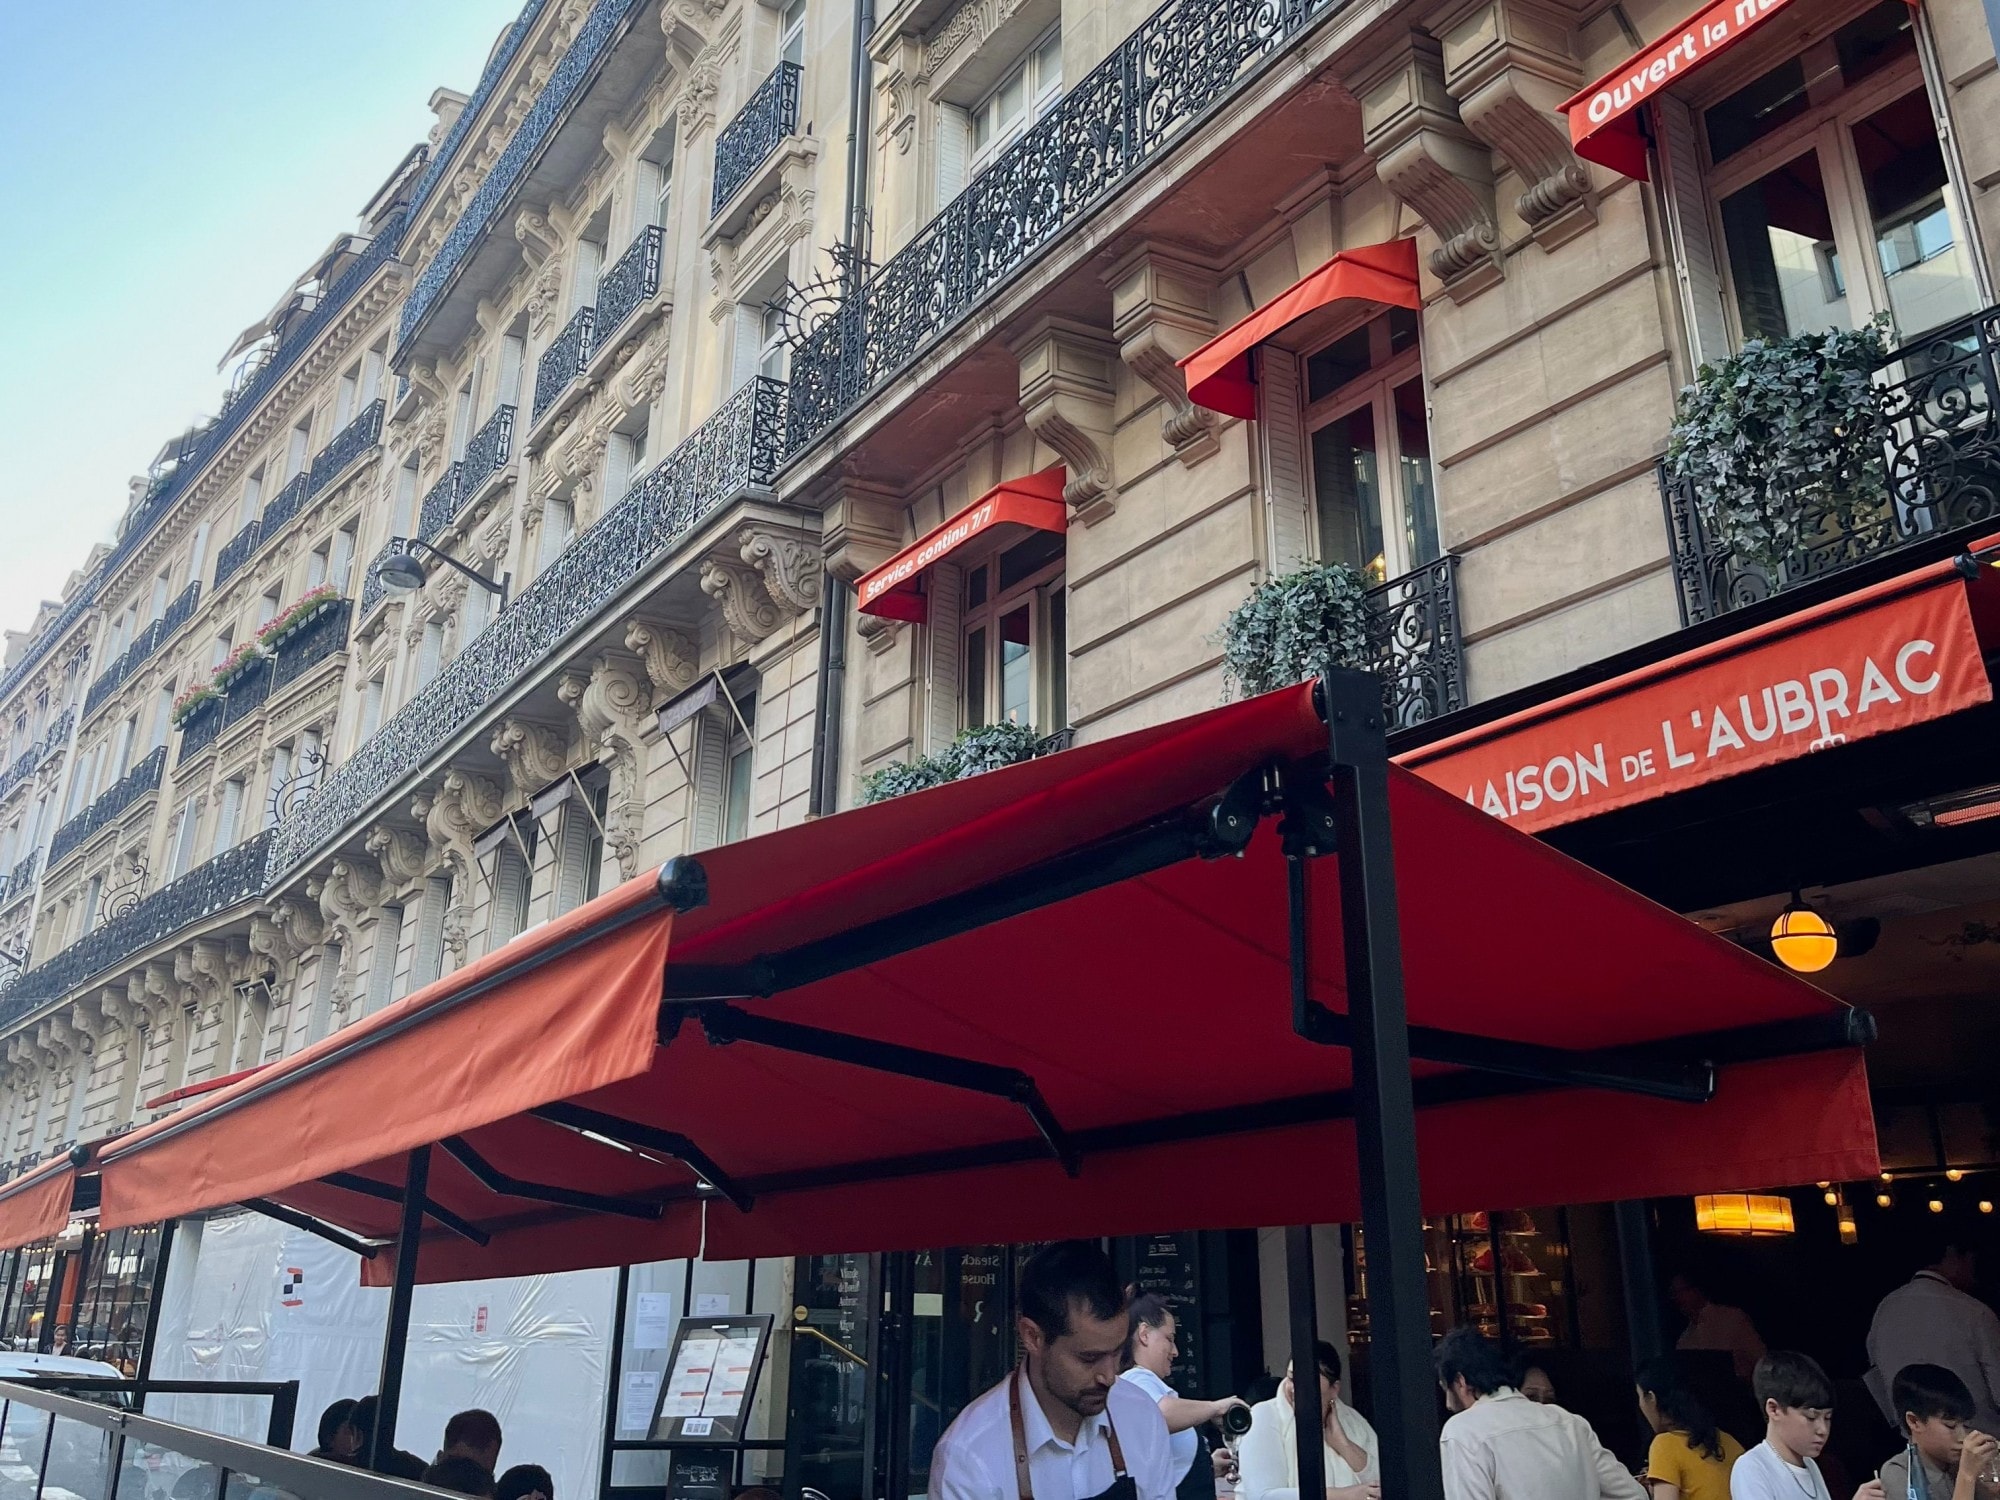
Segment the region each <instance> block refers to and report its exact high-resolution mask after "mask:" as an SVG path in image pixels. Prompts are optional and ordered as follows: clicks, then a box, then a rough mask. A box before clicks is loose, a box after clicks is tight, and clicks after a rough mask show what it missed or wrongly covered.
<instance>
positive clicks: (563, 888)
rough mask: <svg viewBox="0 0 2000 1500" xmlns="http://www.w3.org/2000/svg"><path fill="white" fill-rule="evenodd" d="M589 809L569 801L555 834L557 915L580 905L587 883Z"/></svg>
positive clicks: (590, 828)
mask: <svg viewBox="0 0 2000 1500" xmlns="http://www.w3.org/2000/svg"><path fill="white" fill-rule="evenodd" d="M594 831H595V830H594V829H593V828H592V827H591V823H590V809H589V808H587V807H584V806H583V805H581V804H580V803H579V802H577V800H576V799H575V798H574V797H572V798H571V799H570V800H569V801H568V802H565V803H564V804H563V809H562V819H561V827H560V828H559V829H558V831H557V840H558V842H557V852H556V915H557V916H561V915H562V914H563V913H564V912H566V911H574V910H576V908H577V907H579V906H581V905H583V902H584V898H585V896H586V895H588V893H589V892H588V886H589V883H590V835H591V834H592V833H593V832H594Z"/></svg>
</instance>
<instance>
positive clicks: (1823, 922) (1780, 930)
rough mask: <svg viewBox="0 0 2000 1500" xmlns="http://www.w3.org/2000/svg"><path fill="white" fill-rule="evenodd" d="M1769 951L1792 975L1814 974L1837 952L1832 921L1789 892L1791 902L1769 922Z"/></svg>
mask: <svg viewBox="0 0 2000 1500" xmlns="http://www.w3.org/2000/svg"><path fill="white" fill-rule="evenodd" d="M1771 951H1772V952H1773V953H1775V954H1777V955H1778V962H1779V963H1781V964H1783V965H1784V966H1785V967H1786V968H1788V969H1790V970H1791V971H1792V972H1793V973H1795V974H1817V973H1818V972H1819V971H1820V970H1821V969H1824V968H1825V967H1826V966H1827V965H1828V964H1830V963H1832V962H1833V961H1834V959H1835V958H1837V957H1838V956H1839V955H1840V935H1839V934H1838V933H1836V932H1835V931H1834V930H1833V923H1831V922H1829V921H1827V919H1826V918H1825V917H1823V916H1821V915H1820V914H1819V913H1818V912H1816V911H1814V910H1813V909H1812V908H1811V907H1810V906H1807V905H1806V904H1805V902H1804V901H1802V900H1801V899H1800V898H1799V896H1798V893H1797V892H1796V891H1795V892H1793V894H1792V904H1791V905H1790V906H1787V907H1786V908H1785V909H1784V910H1783V911H1781V912H1779V913H1778V920H1777V921H1775V922H1773V923H1772V924H1771Z"/></svg>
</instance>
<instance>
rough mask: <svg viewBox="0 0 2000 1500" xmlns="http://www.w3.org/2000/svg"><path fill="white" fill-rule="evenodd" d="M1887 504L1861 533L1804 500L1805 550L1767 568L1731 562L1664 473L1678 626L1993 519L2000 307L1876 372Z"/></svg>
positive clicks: (1730, 553) (1733, 555) (1997, 487)
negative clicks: (1809, 534) (1809, 535)
mask: <svg viewBox="0 0 2000 1500" xmlns="http://www.w3.org/2000/svg"><path fill="white" fill-rule="evenodd" d="M1876 395H1877V399H1878V400H1879V402H1880V404H1881V411H1882V417H1883V421H1884V424H1885V427H1886V430H1887V434H1888V436H1887V438H1886V440H1885V443H1884V459H1885V462H1886V465H1887V475H1888V481H1889V499H1888V502H1887V503H1886V504H1884V505H1883V506H1881V507H1880V508H1879V509H1878V510H1877V511H1876V512H1875V513H1874V514H1873V515H1871V516H1869V517H1867V518H1866V519H1865V520H1863V521H1862V523H1861V524H1859V525H1857V526H1843V525H1842V524H1841V522H1840V521H1839V520H1837V519H1836V518H1835V517H1834V515H1833V514H1832V513H1831V511H1830V510H1829V508H1828V506H1827V504H1826V503H1825V502H1824V501H1814V500H1811V499H1805V498H1802V499H1801V500H1800V501H1799V505H1800V508H1801V510H1803V511H1804V512H1805V513H1806V518H1807V519H1808V521H1814V520H1815V518H1816V522H1817V523H1816V524H1815V525H1814V527H1813V537H1814V539H1813V541H1812V543H1811V544H1810V545H1809V546H1807V547H1804V548H1802V549H1801V550H1800V551H1798V552H1796V553H1794V554H1792V555H1791V556H1790V557H1787V558H1785V559H1784V560H1783V561H1782V562H1780V563H1779V564H1778V565H1777V566H1775V567H1773V566H1770V565H1769V564H1767V563H1765V562H1761V561H1758V560H1756V559H1752V558H1748V557H1743V556H1740V555H1738V553H1737V552H1736V550H1735V549H1734V548H1732V547H1731V546H1730V545H1729V543H1728V542H1727V541H1725V540H1724V539H1722V538H1721V537H1719V536H1716V535H1715V534H1714V532H1713V530H1712V529H1711V527H1710V526H1709V525H1708V523H1707V522H1706V521H1705V520H1704V517H1703V507H1702V505H1701V503H1700V499H1699V497H1698V496H1697V495H1696V494H1695V492H1694V489H1693V487H1692V486H1691V485H1688V484H1686V483H1683V482H1679V481H1676V480H1674V479H1672V478H1671V477H1669V475H1668V474H1667V471H1666V469H1665V467H1664V466H1662V468H1661V470H1660V489H1661V494H1662V497H1663V498H1664V500H1665V503H1666V510H1667V529H1668V534H1669V536H1670V537H1671V539H1672V543H1673V555H1674V585H1675V587H1676V589H1678V591H1679V593H1680V606H1681V620H1682V622H1683V623H1684V624H1689V625H1692V624H1695V623H1697V622H1698V621H1701V620H1712V619H1714V618H1716V617H1717V616H1718V615H1723V614H1727V613H1728V612H1729V611H1730V610H1733V609H1741V608H1742V607H1743V606H1744V605H1746V604H1755V603H1757V602H1758V601H1759V600H1761V599H1768V598H1770V597H1771V596H1772V595H1773V594H1777V593H1780V592H1782V591H1784V590H1786V589H1790V588H1796V587H1798V586H1799V585H1800V584H1804V583H1809V582H1811V581H1813V580H1814V579H1818V578H1824V577H1826V576H1827V575H1828V574H1831V573H1838V572H1840V571H1841V570H1842V569H1845V568H1851V567H1853V566H1855V565H1856V564H1858V563H1863V562H1866V561H1868V560H1869V559H1870V558H1874V557H1880V556H1882V555H1883V554H1884V553H1889V552H1895V551H1897V550H1898V549H1901V548H1905V547H1913V546H1917V545H1920V544H1924V543H1936V544H1938V545H1941V546H1948V545H1949V539H1950V538H1951V537H1952V536H1953V535H1954V534H1955V533H1958V532H1961V531H1977V530H1980V529H1982V528H1986V527H1990V526H1991V525H1992V523H1993V521H1994V518H1995V517H1996V516H2000V418H1996V415H1995V414H1996V412H2000V308H1988V309H1987V310H1986V311H1984V312H1982V313H1979V314H1977V315H1975V316H1973V317H1971V318H1968V319H1965V320H1964V321H1963V322H1959V323H1953V324H1948V325H1947V326H1945V327H1943V328H1940V329H1938V330H1937V331H1936V332H1934V333H1932V334H1930V335H1928V336H1927V337H1925V338H1923V339H1922V340H1920V341H1918V342H1917V343H1914V344H1911V345H1907V346H1905V347H1904V348H1901V349H1898V350H1896V351H1895V352H1894V353H1892V354H1891V355H1890V356H1889V359H1888V361H1887V362H1886V363H1885V364H1884V365H1883V366H1882V368H1881V370H1880V371H1878V372H1877V376H1876Z"/></svg>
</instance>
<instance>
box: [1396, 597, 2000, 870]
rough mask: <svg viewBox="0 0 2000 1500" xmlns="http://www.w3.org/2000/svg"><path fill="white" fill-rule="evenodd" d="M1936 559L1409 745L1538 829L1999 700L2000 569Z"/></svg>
mask: <svg viewBox="0 0 2000 1500" xmlns="http://www.w3.org/2000/svg"><path fill="white" fill-rule="evenodd" d="M1975 573H1976V576H1975V577H1974V578H1973V579H1971V580H1968V579H1967V578H1966V577H1965V575H1964V573H1963V572H1961V570H1960V568H1959V566H1958V564H1957V563H1955V562H1951V561H1946V562H1939V563H1935V564H1933V565H1931V566H1929V567H1926V568H1921V569H1918V570H1916V571H1914V572H1911V573H1908V574H1905V575H1903V576H1902V577H1899V578H1892V579H1890V580H1888V581H1887V582H1885V583H1880V584H1876V585H1874V586H1873V587H1871V588H1866V589H1859V590H1857V591H1855V592H1854V593H1852V594H1847V595H1843V596H1842V597H1840V598H1838V599H1834V600H1831V601H1829V602H1828V603H1825V604H1821V605H1818V606H1816V607H1814V608H1811V609H1805V610H1801V611H1799V612H1798V613H1797V614H1793V615H1786V616H1784V617H1783V618H1781V619H1777V620H1773V621H1770V622H1769V623H1767V624H1764V625H1761V626H1758V627H1756V628H1754V629H1751V630H1746V631H1742V632H1740V633H1739V634H1737V635H1733V636H1728V637H1725V638H1724V639H1722V640H1719V641H1714V642H1711V643H1710V644H1708V645H1705V646H1701V647H1698V648H1697V649H1695V650H1693V651H1687V652H1683V653H1682V654H1681V655H1679V656H1674V657H1670V658H1668V659H1667V660H1665V661H1660V662H1655V663H1653V664H1651V665H1650V666H1646V667H1642V668H1640V669H1638V670H1637V671H1633V672H1627V673H1625V674H1623V675H1622V676H1619V677H1614V678H1612V679H1610V680H1609V681H1606V682H1601V683H1597V684H1595V685H1594V686H1592V687H1588V688H1585V689H1583V690H1581V691H1580V692H1575V693H1571V694H1568V695H1567V696H1565V697H1561V698H1556V699H1552V700H1550V701H1549V702H1546V703H1539V704H1536V705H1535V706H1534V707H1533V708H1529V709H1524V710H1522V711H1521V712H1520V713H1517V714H1512V715H1509V716H1508V717H1507V718H1504V719H1499V720H1496V721H1495V722H1493V723H1491V724H1483V725H1480V726H1479V727H1477V728H1475V729H1469V730H1466V731H1465V732H1464V733H1462V734H1457V735H1453V736H1451V737H1450V738H1447V739H1442V740H1438V741H1436V742H1435V743H1433V744H1429V745H1425V746H1422V747H1421V748H1419V749H1416V750H1413V751H1409V752H1407V753H1405V754H1403V755H1401V756H1399V757H1397V759H1398V762H1399V763H1400V764H1401V765H1403V766H1404V767H1406V768H1407V769H1409V770H1412V771H1414V772H1416V773H1417V774H1418V775H1419V776H1421V777H1423V778H1424V780H1426V781H1429V782H1432V783H1434V784H1435V785H1437V786H1439V787H1442V788H1443V789H1444V790H1445V791H1448V792H1450V793H1452V794H1453V795H1454V796H1459V797H1463V798H1464V799H1465V800H1466V801H1467V802H1469V803H1471V804H1472V805H1473V806H1475V807H1478V808H1481V809H1483V810H1484V811H1486V812H1488V813H1491V814H1492V815H1493V816H1495V817H1497V818H1500V819H1502V820H1504V821H1505V822H1507V823H1510V824H1512V825H1513V826H1514V827H1516V828H1519V829H1522V830H1523V831H1525V832H1530V833H1535V832H1540V831H1542V830H1544V829H1549V828H1556V827H1559V826H1561V825H1562V824H1565V823H1573V822H1575V821H1577V820H1578V819H1580V818H1588V817H1594V816H1596V815H1597V814H1599V813H1605V812H1610V811H1612V810H1613V809H1615V808H1620V807H1627V806H1630V805H1632V804H1633V803H1637V802H1646V801H1650V800H1651V799H1653V798H1655V797H1664V796H1667V795H1669V794H1670V793H1673V792H1678V791H1684V790H1686V789H1687V788H1689V787H1695V786H1701V785H1703V784H1704V783H1707V782H1711V781H1720V780H1722V779H1724V778H1725V777H1730V776H1740V775H1742V774H1743V773H1745V772H1747V771H1754V770H1757V769H1759V768H1760V767H1763V766H1768V765H1775V764H1776V763H1777V762H1779V761H1783V760H1790V759H1793V758H1794V757H1797V756H1801V755H1806V754H1808V753H1810V752H1812V751H1816V750H1822V749H1825V748H1827V747H1829V746H1832V745H1838V744H1846V743H1849V742H1851V741H1854V740H1862V739H1869V738H1872V737H1873V736H1875V735H1879V734H1887V733H1890V732H1892V731H1894V730H1898V729H1905V728H1908V727H1909V726H1911V725H1913V724H1920V723H1924V722H1927V721H1929V720H1931V719H1938V718H1943V717H1944V716H1945V715H1947V714H1953V713H1957V712H1959V711H1960V710H1962V709H1967V708H1972V707H1975V706H1977V705H1978V704H1982V703H1987V702H1990V701H1992V698H1993V685H1992V683H1991V681H1990V680H1989V679H1988V676H1987V672H1986V664H1985V651H1984V648H1983V646H1982V644H1981V643H1982V641H1985V642H1989V643H1991V642H2000V578H1995V577H1994V576H1993V570H1992V569H1991V568H1981V569H1977V570H1975Z"/></svg>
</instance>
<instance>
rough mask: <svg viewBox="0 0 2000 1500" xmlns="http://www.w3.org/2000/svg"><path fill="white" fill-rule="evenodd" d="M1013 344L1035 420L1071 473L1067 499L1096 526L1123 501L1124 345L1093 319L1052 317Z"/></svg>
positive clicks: (1026, 408) (1024, 400)
mask: <svg viewBox="0 0 2000 1500" xmlns="http://www.w3.org/2000/svg"><path fill="white" fill-rule="evenodd" d="M1013 350H1014V357H1015V359H1016V360H1017V361H1018V362H1019V364H1020V367H1021V410H1022V412H1023V413H1024V414H1025V416H1026V417H1027V422H1028V428H1029V430H1030V431H1032V432H1033V433H1034V434H1035V436H1036V437H1038V438H1040V439H1041V440H1042V441H1043V442H1044V443H1047V444H1048V445H1049V446H1050V447H1051V448H1053V449H1055V451H1056V452H1057V453H1059V454H1061V455H1062V460H1063V463H1064V465H1065V466H1066V467H1067V469H1068V474H1069V477H1068V478H1067V480H1065V482H1064V484H1063V499H1065V500H1067V501H1068V502H1069V505H1070V508H1071V509H1072V510H1074V511H1075V512H1076V514H1077V516H1078V518H1079V519H1080V520H1082V521H1083V523H1084V524H1085V525H1087V526H1095V525H1096V524H1097V523H1098V522H1099V521H1102V520H1103V519H1105V517H1107V516H1109V515H1110V514H1111V513H1112V512H1113V511H1114V510H1115V509H1116V508H1117V504H1118V484H1117V480H1116V479H1115V477H1114V476H1113V474H1112V471H1111V445H1112V438H1113V436H1114V435H1115V434H1116V432H1117V420H1116V415H1115V406H1114V402H1115V399H1116V394H1117V392H1116V387H1115V385H1114V383H1113V374H1112V371H1113V369H1114V367H1115V366H1116V365H1117V363H1118V358H1119V355H1118V346H1117V345H1116V344H1115V343H1113V342H1112V341H1111V340H1110V339H1108V338H1105V337H1103V336H1102V335H1101V334H1100V333H1099V332H1098V331H1097V330H1096V329H1093V328H1091V327H1089V326H1088V325H1086V324H1082V323H1076V322H1074V321H1072V320H1070V319H1067V318H1044V319H1042V320H1041V322H1039V323H1037V324H1036V325H1035V326H1034V328H1032V329H1031V330H1029V332H1028V333H1027V335H1026V336H1025V337H1023V338H1021V339H1018V340H1016V341H1015V343H1014V345H1013Z"/></svg>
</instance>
